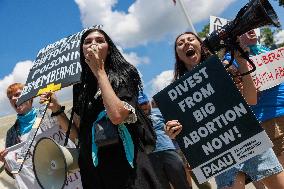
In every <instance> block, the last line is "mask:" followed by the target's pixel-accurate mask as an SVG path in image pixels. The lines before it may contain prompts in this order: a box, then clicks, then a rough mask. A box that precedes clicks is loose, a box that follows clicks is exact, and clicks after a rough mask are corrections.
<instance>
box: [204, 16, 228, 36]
mask: <svg viewBox="0 0 284 189" xmlns="http://www.w3.org/2000/svg"><path fill="white" fill-rule="evenodd" d="M228 22H230V20H227V19H225V18H220V17H216V16H210V25H209V33H212V32H213V31H215V30H219V29H221V28H222V27H223V26H225V25H226V24H227V23H228Z"/></svg>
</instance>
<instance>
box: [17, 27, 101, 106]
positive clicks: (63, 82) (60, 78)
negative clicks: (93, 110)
mask: <svg viewBox="0 0 284 189" xmlns="http://www.w3.org/2000/svg"><path fill="white" fill-rule="evenodd" d="M101 27H102V25H95V26H92V27H90V28H86V29H83V30H82V31H80V32H78V33H76V34H73V35H70V36H68V37H65V38H63V39H61V40H59V41H56V42H55V43H52V44H49V45H48V46H46V47H44V48H42V49H41V50H40V51H39V52H38V54H37V57H36V60H35V61H34V62H33V66H32V68H31V69H30V71H29V75H28V78H27V81H26V84H25V87H24V89H23V91H22V93H21V96H20V98H19V99H18V101H17V105H20V104H22V103H23V102H25V101H27V100H29V99H31V98H34V97H36V96H39V95H40V94H42V93H44V92H48V91H57V90H60V89H61V88H63V87H68V86H70V85H72V84H75V83H78V82H80V79H81V71H82V68H81V64H80V49H79V48H80V40H81V37H82V35H83V34H84V33H85V31H87V30H89V29H91V28H101Z"/></svg>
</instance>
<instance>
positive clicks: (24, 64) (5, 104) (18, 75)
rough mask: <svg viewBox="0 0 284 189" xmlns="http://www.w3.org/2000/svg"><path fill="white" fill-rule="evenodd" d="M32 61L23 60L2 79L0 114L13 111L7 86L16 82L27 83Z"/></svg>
mask: <svg viewBox="0 0 284 189" xmlns="http://www.w3.org/2000/svg"><path fill="white" fill-rule="evenodd" d="M31 67H32V61H30V60H27V61H21V62H18V63H17V64H16V66H15V67H14V69H13V71H12V73H11V74H9V75H7V76H5V77H4V78H3V79H1V80H0V116H1V115H8V114H10V113H13V109H12V108H11V107H10V104H9V101H8V99H7V95H6V89H7V87H8V86H9V85H10V84H12V83H15V82H18V83H25V82H26V80H27V77H28V73H29V70H30V68H31Z"/></svg>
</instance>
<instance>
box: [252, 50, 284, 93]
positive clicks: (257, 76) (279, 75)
mask: <svg viewBox="0 0 284 189" xmlns="http://www.w3.org/2000/svg"><path fill="white" fill-rule="evenodd" d="M250 59H251V60H252V61H253V63H254V64H255V66H256V71H255V72H253V73H252V76H253V79H254V83H255V85H256V87H257V88H258V89H259V90H260V91H263V90H266V89H269V88H272V87H274V86H276V85H279V84H280V83H283V82H284V47H280V48H278V49H275V50H273V51H269V52H267V53H262V54H259V55H257V56H253V57H250Z"/></svg>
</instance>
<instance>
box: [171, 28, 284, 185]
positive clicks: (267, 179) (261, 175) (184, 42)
mask: <svg viewBox="0 0 284 189" xmlns="http://www.w3.org/2000/svg"><path fill="white" fill-rule="evenodd" d="M209 56H210V53H209V52H208V50H207V49H206V47H204V46H203V43H202V41H201V39H200V38H199V37H198V36H197V35H195V34H194V33H192V32H186V33H182V34H180V35H179V36H178V37H177V38H176V41H175V57H176V63H175V71H174V80H176V79H179V78H180V77H181V76H182V75H183V74H185V73H186V72H188V71H191V70H192V69H193V68H194V67H195V66H196V65H197V64H199V63H201V62H202V61H204V60H206V58H208V57H209ZM235 59H236V61H237V62H238V64H239V67H238V71H239V72H240V73H245V72H247V71H248V69H249V68H248V65H247V61H246V60H245V59H244V58H242V57H241V55H240V53H239V52H235ZM240 81H241V88H240V92H241V93H242V95H243V97H244V98H245V100H246V102H247V103H248V104H249V105H254V104H256V103H257V92H256V87H255V85H254V82H253V80H252V77H251V76H250V75H245V76H242V78H241V80H240ZM238 84H240V83H238ZM178 129H179V130H180V129H181V128H174V127H172V128H170V127H166V132H167V133H168V135H169V136H170V137H171V138H174V137H175V136H176V133H178V132H175V130H178ZM244 173H245V174H247V175H248V176H250V177H251V178H252V180H253V181H258V180H261V181H262V182H263V183H264V184H265V185H266V186H267V187H268V188H273V189H274V188H284V182H283V178H284V172H283V168H282V166H281V165H280V163H279V162H278V160H277V158H276V156H275V154H274V152H273V151H272V149H269V150H267V151H265V152H264V153H262V154H260V155H257V156H255V157H253V158H251V159H249V160H247V161H245V162H243V163H241V164H239V165H236V166H235V167H233V168H231V169H230V170H228V171H226V172H224V173H222V174H221V175H218V176H217V177H215V179H216V183H217V185H218V188H222V189H223V188H226V189H227V188H234V189H239V188H244V187H245V174H244Z"/></svg>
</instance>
